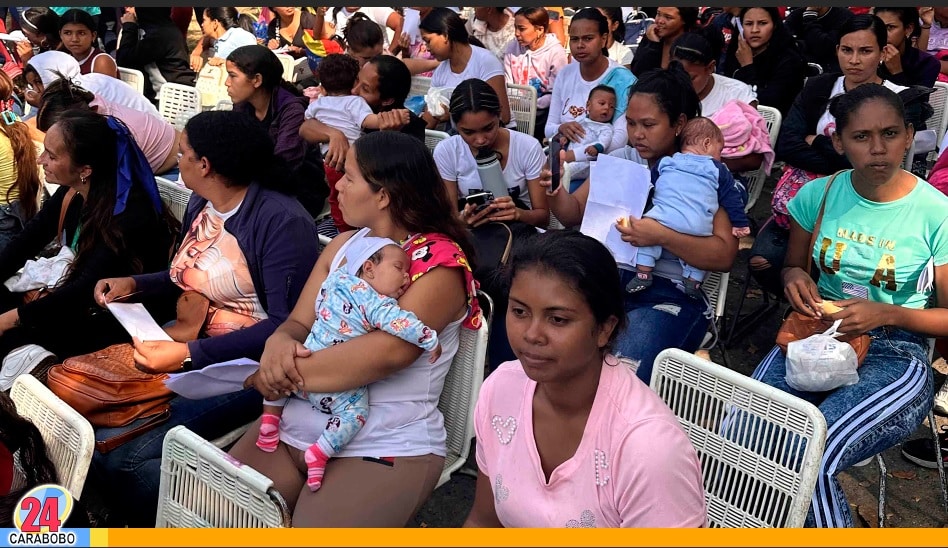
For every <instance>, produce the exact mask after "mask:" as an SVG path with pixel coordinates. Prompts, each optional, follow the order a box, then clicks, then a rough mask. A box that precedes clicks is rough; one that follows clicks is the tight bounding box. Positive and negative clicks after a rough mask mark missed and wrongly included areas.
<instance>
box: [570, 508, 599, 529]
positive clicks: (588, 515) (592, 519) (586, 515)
mask: <svg viewBox="0 0 948 548" xmlns="http://www.w3.org/2000/svg"><path fill="white" fill-rule="evenodd" d="M595 526H596V515H595V514H593V513H592V510H583V513H582V514H580V516H579V521H576V520H575V519H571V520H569V521H567V522H566V527H567V528H569V529H577V528H583V529H592V528H593V527H595Z"/></svg>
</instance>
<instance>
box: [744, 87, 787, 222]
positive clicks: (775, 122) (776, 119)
mask: <svg viewBox="0 0 948 548" xmlns="http://www.w3.org/2000/svg"><path fill="white" fill-rule="evenodd" d="M757 112H759V113H760V116H761V118H763V119H764V122H766V123H767V134H768V136H769V137H770V147H771V148H773V149H776V148H777V135H779V134H780V125H781V124H782V122H783V116H781V114H780V111H779V110H777V109H775V108H773V107H768V106H764V105H760V106H758V107H757ZM769 176H770V172H769V171H765V170H764V168H763V166H761V167H760V169H758V170H756V171H752V172H749V173H746V174H745V178H746V179H747V205H746V206H744V211H750V210H751V208H753V207H754V204H755V203H757V199H758V198H759V197H760V193H761V191H762V190H763V189H764V183H765V182H766V181H767V177H769Z"/></svg>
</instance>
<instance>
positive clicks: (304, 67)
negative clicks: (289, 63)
mask: <svg viewBox="0 0 948 548" xmlns="http://www.w3.org/2000/svg"><path fill="white" fill-rule="evenodd" d="M312 75H313V70H312V69H311V68H309V59H307V58H306V57H305V56H304V57H300V58H299V59H297V60H296V61H294V62H293V79H292V80H290V81H291V82H299V81H300V80H303V79H304V78H309V77H310V76H312Z"/></svg>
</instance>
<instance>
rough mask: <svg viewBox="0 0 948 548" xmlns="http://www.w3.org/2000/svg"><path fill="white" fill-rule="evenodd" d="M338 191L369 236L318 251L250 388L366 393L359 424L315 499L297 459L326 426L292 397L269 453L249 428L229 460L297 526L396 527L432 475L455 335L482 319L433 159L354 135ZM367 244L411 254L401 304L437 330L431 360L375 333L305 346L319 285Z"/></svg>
mask: <svg viewBox="0 0 948 548" xmlns="http://www.w3.org/2000/svg"><path fill="white" fill-rule="evenodd" d="M392 150H398V151H399V154H397V155H395V154H391V153H390V152H391V151H392ZM336 188H337V189H338V190H339V206H340V209H341V211H342V214H343V217H344V218H345V221H346V223H347V224H350V225H352V226H362V227H366V228H363V229H361V230H358V231H350V232H347V233H343V234H340V235H339V236H337V237H336V238H333V240H332V242H331V243H330V244H329V245H328V246H327V247H326V249H325V252H324V253H322V254H321V255H320V257H319V260H318V261H317V263H316V267H315V268H314V269H313V272H312V273H311V274H310V278H309V281H307V283H306V286H305V287H304V289H303V293H302V295H301V297H300V300H299V303H298V304H297V306H296V307H295V308H294V309H293V312H292V313H291V314H290V317H289V318H288V319H287V321H285V322H284V323H283V324H282V325H281V326H280V327H279V328H278V329H277V331H276V332H275V333H274V334H273V335H272V336H271V337H270V339H269V340H268V341H267V344H266V347H265V349H264V352H263V357H262V358H261V360H260V364H261V365H260V370H259V371H258V372H257V373H255V374H254V375H253V376H252V377H251V378H250V379H248V383H250V384H252V385H253V386H254V387H255V388H256V389H257V390H258V391H259V392H260V393H261V394H262V395H263V396H264V397H266V398H268V399H273V398H277V397H279V396H283V395H286V394H288V393H291V392H293V391H295V390H297V389H298V388H302V389H303V390H306V391H308V392H337V391H343V390H351V389H355V388H358V387H360V386H362V385H368V387H369V405H370V412H369V416H368V419H367V421H366V423H365V425H364V426H363V427H362V429H361V430H360V431H359V433H358V434H357V435H356V436H355V438H353V440H352V441H350V442H349V444H348V445H347V446H346V447H345V448H344V449H343V451H342V452H340V453H339V454H338V455H337V458H334V459H333V460H330V461H329V462H328V464H327V466H326V468H325V476H324V477H323V480H322V484H321V487H320V489H319V490H318V491H316V492H313V491H311V490H310V489H309V488H308V487H307V486H306V485H305V484H306V479H307V467H306V463H305V458H304V453H305V451H306V449H307V448H308V447H309V446H310V445H311V444H312V443H314V442H315V441H316V440H317V439H318V438H319V436H320V434H321V433H322V431H323V429H324V427H325V421H314V420H313V418H312V414H313V410H312V407H311V405H310V404H309V402H307V401H305V400H301V399H298V398H292V399H290V400H289V401H288V402H287V405H286V407H284V409H283V415H282V421H281V423H280V443H279V444H278V446H277V448H276V450H275V451H274V452H272V453H267V452H264V451H261V450H260V449H259V448H258V447H257V446H256V440H257V432H259V423H255V424H254V425H252V426H251V428H250V432H249V434H248V435H245V436H244V437H243V438H241V439H240V441H238V442H237V444H236V445H235V446H234V447H233V449H231V454H232V455H233V456H234V457H235V458H237V459H238V460H240V461H241V462H242V463H244V464H247V465H250V466H252V467H253V468H255V469H256V470H259V471H260V472H262V473H263V474H265V475H266V476H267V477H269V478H271V479H272V480H273V481H274V483H275V487H276V489H277V490H278V491H279V492H280V493H281V494H282V495H283V497H284V498H285V499H286V501H287V504H288V506H289V508H290V509H291V513H292V516H293V525H294V526H295V527H317V526H333V527H402V526H404V525H405V524H406V523H407V522H408V521H409V520H410V519H412V517H413V516H414V515H415V513H416V512H417V511H418V509H419V508H420V507H421V505H422V504H424V502H425V501H426V500H427V498H428V496H429V495H430V494H431V492H432V491H433V490H434V487H435V485H436V484H437V482H438V478H439V477H440V475H441V472H442V469H443V467H444V455H445V430H444V420H443V417H442V416H441V412H440V411H439V410H438V400H439V398H440V395H441V389H442V387H443V385H444V379H445V375H446V374H447V372H448V368H449V367H450V364H451V361H452V359H453V358H454V355H455V353H456V352H457V349H458V334H459V331H460V330H461V329H468V328H477V327H478V326H479V325H480V321H481V318H480V314H479V310H478V308H477V300H476V297H475V293H474V279H473V276H472V274H471V270H470V267H469V265H468V262H467V257H468V256H469V255H470V247H469V244H468V241H467V234H466V232H465V230H464V227H463V225H462V224H461V221H460V219H459V218H458V216H457V214H456V208H455V207H452V204H450V203H449V200H448V194H447V191H446V189H445V185H444V183H443V181H442V180H441V177H440V176H439V174H438V169H437V167H436V166H435V164H434V160H433V159H432V157H431V155H430V154H429V153H428V151H427V149H426V148H425V145H424V144H423V143H421V142H420V141H418V140H417V139H414V138H412V137H409V136H407V135H404V134H401V133H397V132H392V131H381V132H377V133H371V134H368V135H365V136H363V137H361V138H359V139H358V140H356V141H355V143H354V144H353V146H352V147H350V148H349V150H348V152H347V154H346V162H345V176H344V177H343V178H342V179H340V180H339V181H338V182H337V183H336ZM367 237H383V238H389V239H391V240H394V241H395V242H397V243H399V244H400V245H401V246H402V247H403V248H404V249H405V250H406V251H407V252H408V256H409V258H410V259H411V266H410V268H409V274H410V279H411V285H410V286H409V287H408V289H407V290H406V291H405V293H404V294H403V295H402V296H401V297H400V298H399V299H398V304H399V306H400V307H401V308H402V309H404V310H407V311H411V312H414V313H415V315H417V317H418V319H420V320H421V321H422V322H424V323H425V325H428V326H430V327H431V328H432V329H433V330H435V331H436V332H437V334H438V340H439V341H440V343H441V345H442V350H443V352H442V354H441V356H440V358H437V359H436V360H435V361H434V362H433V363H432V362H431V360H430V358H431V355H430V353H429V352H423V351H422V350H421V349H420V348H418V347H417V346H415V345H414V344H411V343H408V342H406V341H403V340H401V339H398V338H397V337H394V336H392V335H389V334H387V333H384V332H382V331H373V332H371V333H368V334H366V335H362V336H359V337H357V338H355V339H352V340H349V341H346V342H343V343H341V344H337V345H334V346H331V347H329V348H325V349H323V350H319V351H316V352H312V353H310V352H308V351H304V350H303V346H302V344H303V342H304V340H305V339H306V337H307V335H308V334H309V332H310V328H311V326H312V325H313V322H314V320H315V302H316V299H317V295H318V294H319V291H320V287H321V286H322V284H323V281H324V280H325V279H326V278H327V277H328V276H329V273H330V271H332V270H335V269H337V268H341V267H343V266H344V265H343V264H342V263H343V257H344V255H345V252H346V248H348V247H349V246H351V245H357V243H358V242H359V241H361V240H362V239H364V238H367Z"/></svg>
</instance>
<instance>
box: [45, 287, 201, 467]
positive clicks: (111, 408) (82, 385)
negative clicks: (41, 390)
mask: <svg viewBox="0 0 948 548" xmlns="http://www.w3.org/2000/svg"><path fill="white" fill-rule="evenodd" d="M209 306H210V302H209V301H208V299H207V298H206V297H204V296H203V295H201V294H200V293H198V292H196V291H186V292H184V293H183V294H182V295H181V297H180V298H179V299H178V306H177V320H176V321H175V324H174V325H173V326H169V327H168V328H166V331H167V332H168V334H169V335H170V336H171V337H172V338H173V339H174V340H175V341H177V342H187V341H192V340H194V339H196V338H197V337H198V336H199V335H200V332H201V329H202V328H203V327H204V324H205V322H206V320H207V312H208V309H209ZM134 352H135V349H134V347H133V346H132V345H131V344H128V343H123V344H114V345H112V346H109V347H107V348H105V349H103V350H100V351H98V352H93V353H91V354H84V355H82V356H75V357H73V358H68V359H66V361H64V362H63V363H62V364H60V365H56V366H53V367H52V368H51V369H50V370H49V376H48V378H47V383H48V385H49V389H50V390H52V392H53V393H54V394H56V395H57V396H59V397H60V398H61V399H62V400H63V401H65V402H66V403H67V404H69V405H70V406H71V407H72V408H73V409H75V410H76V411H78V412H79V413H80V414H81V415H82V416H84V417H85V418H86V419H88V420H89V422H90V423H91V424H92V425H93V426H106V427H117V426H126V425H128V424H131V423H132V422H133V421H135V420H138V419H143V418H150V419H151V420H148V421H146V422H145V423H143V424H141V425H139V426H138V427H136V428H134V429H133V430H130V431H128V432H125V433H123V434H121V435H118V436H115V437H113V438H110V439H108V440H104V441H99V442H96V448H97V449H99V451H100V452H102V453H107V452H108V451H111V450H112V449H114V448H115V447H118V446H119V445H121V444H123V443H125V442H126V441H128V440H130V439H132V438H134V437H136V436H138V435H140V434H142V433H144V432H145V431H147V430H150V429H151V428H154V427H155V426H158V425H159V424H161V423H163V422H165V421H166V420H168V418H169V417H170V416H171V400H172V398H174V393H173V392H171V391H170V390H168V388H167V387H166V386H165V379H167V378H168V375H167V374H164V373H160V374H154V373H146V372H144V371H140V370H139V369H138V368H137V367H136V365H135V357H134Z"/></svg>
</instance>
